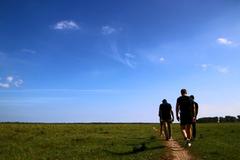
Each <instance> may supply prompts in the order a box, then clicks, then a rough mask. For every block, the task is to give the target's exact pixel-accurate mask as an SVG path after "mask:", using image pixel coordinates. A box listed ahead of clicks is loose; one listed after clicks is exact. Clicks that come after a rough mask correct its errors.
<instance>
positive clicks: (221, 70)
mask: <svg viewBox="0 0 240 160" xmlns="http://www.w3.org/2000/svg"><path fill="white" fill-rule="evenodd" d="M216 70H217V71H218V72H219V73H222V74H226V73H228V72H229V69H228V67H223V66H216Z"/></svg>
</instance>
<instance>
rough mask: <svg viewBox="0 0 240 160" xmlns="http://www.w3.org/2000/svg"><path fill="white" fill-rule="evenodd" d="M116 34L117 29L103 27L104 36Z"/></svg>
mask: <svg viewBox="0 0 240 160" xmlns="http://www.w3.org/2000/svg"><path fill="white" fill-rule="evenodd" d="M114 32H116V29H115V28H113V27H111V26H107V25H106V26H102V34H103V35H110V34H113V33H114Z"/></svg>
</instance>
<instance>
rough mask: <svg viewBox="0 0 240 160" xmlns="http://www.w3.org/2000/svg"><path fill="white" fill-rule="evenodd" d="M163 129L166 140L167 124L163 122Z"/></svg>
mask: <svg viewBox="0 0 240 160" xmlns="http://www.w3.org/2000/svg"><path fill="white" fill-rule="evenodd" d="M163 128H164V134H165V139H166V140H168V139H169V137H168V124H167V122H163Z"/></svg>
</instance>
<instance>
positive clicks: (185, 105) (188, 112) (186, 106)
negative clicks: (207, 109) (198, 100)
mask: <svg viewBox="0 0 240 160" xmlns="http://www.w3.org/2000/svg"><path fill="white" fill-rule="evenodd" d="M177 104H178V105H179V106H180V116H187V117H190V116H191V117H192V116H193V106H194V105H193V104H194V102H193V100H192V99H191V98H190V97H189V96H181V97H179V98H178V99H177Z"/></svg>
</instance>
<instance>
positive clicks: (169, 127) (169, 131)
mask: <svg viewBox="0 0 240 160" xmlns="http://www.w3.org/2000/svg"><path fill="white" fill-rule="evenodd" d="M167 124H168V135H169V136H168V138H169V139H171V138H172V128H171V123H170V122H167Z"/></svg>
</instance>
